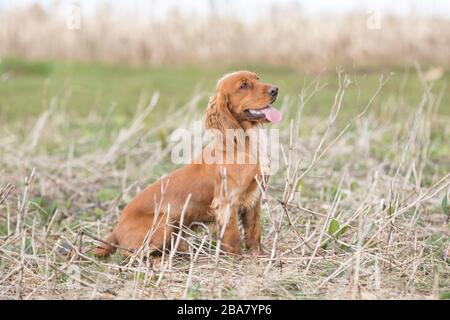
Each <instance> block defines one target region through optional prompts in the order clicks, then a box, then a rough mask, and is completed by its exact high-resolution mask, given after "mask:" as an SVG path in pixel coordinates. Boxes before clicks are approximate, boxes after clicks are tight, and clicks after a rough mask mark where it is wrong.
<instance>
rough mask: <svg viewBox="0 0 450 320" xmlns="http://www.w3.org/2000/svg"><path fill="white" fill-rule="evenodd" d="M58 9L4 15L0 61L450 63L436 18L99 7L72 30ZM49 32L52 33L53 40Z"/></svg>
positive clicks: (449, 48)
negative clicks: (376, 25)
mask: <svg viewBox="0 0 450 320" xmlns="http://www.w3.org/2000/svg"><path fill="white" fill-rule="evenodd" d="M60 9H61V8H59V7H58V6H57V5H56V6H55V7H53V8H51V9H49V10H50V11H49V12H48V11H44V10H43V9H42V8H40V7H39V6H37V5H35V6H34V7H31V8H26V9H17V10H15V11H8V12H0V21H1V24H0V56H8V55H12V56H20V57H25V58H33V59H36V58H46V59H47V58H53V59H75V60H81V61H102V62H111V63H127V64H173V63H181V64H186V63H188V64H189V63H197V64H205V63H209V64H217V63H218V62H220V63H222V64H241V65H242V64H246V63H250V64H272V65H290V66H293V67H295V68H298V69H303V70H322V69H323V68H324V67H326V66H328V67H331V66H335V65H358V66H373V65H375V66H377V65H403V64H405V63H409V64H412V63H414V62H416V61H417V62H419V63H422V64H440V65H443V66H449V65H450V60H449V57H450V42H449V40H448V39H450V34H449V32H450V31H449V30H450V21H449V20H446V19H443V18H437V17H423V16H414V15H413V16H407V17H398V16H388V15H384V16H382V17H381V28H380V29H379V30H378V29H375V30H372V29H369V28H367V20H368V18H369V15H367V14H365V13H364V12H362V13H353V14H346V15H328V16H325V15H323V16H319V17H317V16H305V15H304V14H303V13H302V11H301V10H300V9H299V8H297V7H280V8H278V9H277V10H272V12H271V14H270V16H261V17H259V18H257V19H255V20H254V21H253V20H252V21H245V22H243V21H241V20H238V19H235V18H232V17H230V16H223V15H218V14H211V15H208V16H186V15H181V14H179V12H177V11H173V12H172V13H171V14H170V15H169V17H168V18H167V19H166V20H162V21H161V20H157V19H143V18H138V17H136V16H133V17H130V16H117V15H114V14H113V13H112V11H110V10H108V8H105V7H100V8H99V9H98V12H97V14H96V15H94V16H89V15H85V16H82V20H81V29H80V30H69V29H68V28H67V27H66V22H67V17H66V16H64V15H63V14H61V10H60ZM50 35H51V36H50Z"/></svg>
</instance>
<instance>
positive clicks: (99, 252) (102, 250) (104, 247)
mask: <svg viewBox="0 0 450 320" xmlns="http://www.w3.org/2000/svg"><path fill="white" fill-rule="evenodd" d="M105 242H106V243H102V244H101V245H100V246H98V247H97V248H95V249H94V255H95V256H96V257H98V258H104V257H107V256H109V255H110V254H112V253H114V251H116V249H117V248H116V247H115V246H113V245H118V244H119V242H118V241H117V238H116V235H115V234H114V231H113V232H111V233H110V234H109V236H108V237H107V238H106V240H105Z"/></svg>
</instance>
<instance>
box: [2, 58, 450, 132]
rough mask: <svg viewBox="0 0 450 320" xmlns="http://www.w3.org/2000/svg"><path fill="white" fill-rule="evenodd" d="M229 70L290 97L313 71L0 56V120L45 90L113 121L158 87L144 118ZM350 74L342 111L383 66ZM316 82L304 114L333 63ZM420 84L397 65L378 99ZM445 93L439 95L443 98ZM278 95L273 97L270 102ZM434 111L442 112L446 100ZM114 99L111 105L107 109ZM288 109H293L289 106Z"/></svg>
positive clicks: (449, 76) (314, 106) (412, 91)
mask: <svg viewBox="0 0 450 320" xmlns="http://www.w3.org/2000/svg"><path fill="white" fill-rule="evenodd" d="M236 69H249V70H254V71H256V72H258V73H259V74H260V76H261V78H262V80H263V81H266V82H271V83H274V84H277V85H278V86H279V87H280V90H281V91H280V92H281V98H283V97H285V96H287V95H288V96H290V97H293V98H297V97H298V95H299V94H300V92H301V90H302V88H304V87H305V86H306V85H307V84H308V83H310V82H311V81H312V80H313V79H314V78H315V77H316V76H317V75H311V74H304V73H301V72H299V71H296V70H293V69H289V68H274V67H264V66H230V67H211V66H208V67H199V66H152V67H129V66H112V65H100V64H82V63H75V62H48V61H47V62H46V61H37V62H27V61H23V60H20V59H16V58H7V59H3V60H2V61H1V63H0V77H1V79H2V80H1V81H0V125H5V124H6V123H12V122H17V121H23V120H24V119H29V118H30V116H31V117H33V116H37V115H39V114H40V113H41V112H42V111H43V110H45V109H47V108H48V106H49V104H50V100H51V98H52V97H60V98H61V97H64V98H65V99H67V111H68V112H69V114H70V115H72V116H75V117H85V116H87V115H88V114H89V113H90V112H91V111H95V112H96V113H97V114H99V115H106V114H108V113H109V112H110V111H111V110H113V113H112V114H113V121H112V122H113V124H116V125H118V126H120V125H122V124H123V123H124V122H125V121H127V120H128V119H129V118H130V117H131V116H132V115H133V114H134V111H135V110H136V105H137V104H138V101H139V98H140V96H141V94H143V93H144V94H146V95H147V96H151V95H152V94H153V92H155V91H159V92H160V94H161V95H160V100H159V103H158V106H157V109H156V111H157V112H155V113H154V115H153V117H151V118H150V120H149V121H150V122H154V123H157V122H158V115H162V114H163V113H165V112H167V110H168V109H169V108H177V107H179V106H181V105H183V104H184V103H187V102H188V101H189V100H190V99H191V98H192V97H193V96H194V95H195V94H203V95H204V96H203V98H202V103H200V104H199V105H200V106H205V105H206V102H207V97H208V96H209V95H211V94H212V93H213V91H214V87H215V83H216V80H217V79H218V78H219V77H220V76H222V75H223V74H224V73H226V72H229V71H232V70H236ZM345 71H346V72H348V73H349V74H350V75H352V76H353V79H352V80H353V83H352V85H351V86H350V88H349V89H348V90H347V93H346V100H345V103H344V105H343V108H344V109H343V114H344V118H345V115H350V114H354V113H355V112H358V111H361V110H362V109H363V108H364V106H365V105H366V104H367V102H368V101H369V99H370V98H371V96H372V94H373V93H374V92H375V90H376V88H377V86H378V81H379V77H380V75H381V74H382V73H384V74H385V76H386V75H388V73H390V72H391V71H375V70H352V69H346V70H345ZM320 82H321V83H322V84H327V85H326V86H325V87H324V88H323V89H322V90H321V91H320V95H315V96H313V97H312V98H311V100H310V102H309V103H308V107H307V109H305V113H306V114H310V115H314V114H317V115H327V114H328V112H329V109H330V106H331V105H332V103H333V99H334V95H335V93H336V89H337V87H338V82H337V76H336V73H335V72H334V70H331V71H329V72H326V73H323V74H322V75H321V76H320ZM449 82H450V72H446V73H445V75H444V77H442V78H441V79H440V80H438V81H437V82H436V85H435V90H436V91H439V90H440V89H442V88H445V85H446V84H447V83H449ZM420 88H421V85H420V82H419V81H418V77H417V76H416V72H415V70H414V69H413V68H403V69H402V68H399V69H398V70H396V71H394V74H393V76H392V78H391V80H390V81H389V82H388V83H387V84H386V86H385V87H384V88H383V91H382V92H381V94H380V97H379V98H380V99H387V98H389V97H390V96H397V95H399V94H402V93H404V92H407V93H408V94H406V95H403V98H404V100H405V104H408V105H411V106H415V105H417V104H418V103H419V101H420V96H421V89H420ZM449 98H450V94H449V92H448V91H447V92H445V94H444V96H443V99H444V100H449ZM279 104H280V102H278V105H279ZM442 105H443V107H441V110H440V112H442V113H444V114H450V108H449V107H448V105H447V104H446V103H443V104H442ZM112 106H114V109H111V108H112ZM292 111H294V112H295V110H292Z"/></svg>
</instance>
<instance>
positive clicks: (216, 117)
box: [205, 91, 242, 133]
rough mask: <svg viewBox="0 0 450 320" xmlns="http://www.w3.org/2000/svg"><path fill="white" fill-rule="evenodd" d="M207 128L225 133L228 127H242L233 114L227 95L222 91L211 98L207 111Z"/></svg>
mask: <svg viewBox="0 0 450 320" xmlns="http://www.w3.org/2000/svg"><path fill="white" fill-rule="evenodd" d="M205 128H206V129H218V130H220V131H222V132H223V133H224V132H225V130H226V129H242V128H241V126H240V125H239V123H238V122H237V120H236V119H235V117H234V116H233V115H232V114H231V111H230V108H229V105H228V99H227V96H226V95H225V94H223V93H222V92H220V91H218V92H217V94H216V95H215V96H213V97H211V98H210V99H209V102H208V107H207V108H206V111H205Z"/></svg>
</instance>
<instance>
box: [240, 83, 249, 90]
mask: <svg viewBox="0 0 450 320" xmlns="http://www.w3.org/2000/svg"><path fill="white" fill-rule="evenodd" d="M247 88H249V84H248V83H247V82H242V84H241V89H247Z"/></svg>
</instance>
